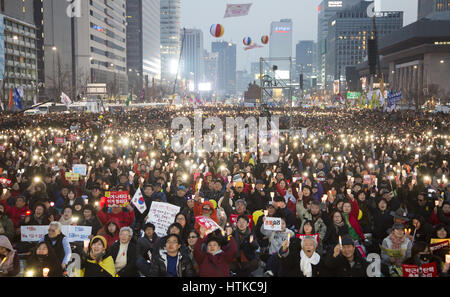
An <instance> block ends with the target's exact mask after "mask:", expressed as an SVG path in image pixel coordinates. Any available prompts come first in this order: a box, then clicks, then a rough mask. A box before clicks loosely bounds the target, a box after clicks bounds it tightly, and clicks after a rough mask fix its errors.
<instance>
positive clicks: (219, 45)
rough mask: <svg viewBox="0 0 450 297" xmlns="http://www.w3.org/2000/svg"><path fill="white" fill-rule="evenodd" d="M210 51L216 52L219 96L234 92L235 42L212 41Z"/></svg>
mask: <svg viewBox="0 0 450 297" xmlns="http://www.w3.org/2000/svg"><path fill="white" fill-rule="evenodd" d="M211 48H212V52H213V53H218V67H217V92H218V94H219V96H224V95H234V94H235V93H236V44H234V43H231V42H226V41H219V42H213V43H212V44H211Z"/></svg>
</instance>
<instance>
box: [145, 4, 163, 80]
mask: <svg viewBox="0 0 450 297" xmlns="http://www.w3.org/2000/svg"><path fill="white" fill-rule="evenodd" d="M141 1H142V42H143V46H142V48H143V54H142V57H143V59H144V60H143V68H144V76H145V77H147V76H148V80H149V81H152V79H155V80H160V79H161V29H160V27H161V22H160V18H161V10H160V1H159V0H141Z"/></svg>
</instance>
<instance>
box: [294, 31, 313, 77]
mask: <svg viewBox="0 0 450 297" xmlns="http://www.w3.org/2000/svg"><path fill="white" fill-rule="evenodd" d="M316 48H317V47H316V43H315V42H314V41H312V40H303V41H299V42H298V43H297V46H296V51H295V65H296V76H295V80H296V81H297V80H298V79H299V75H300V74H303V76H304V79H307V80H308V81H309V79H310V78H311V76H313V75H315V73H316Z"/></svg>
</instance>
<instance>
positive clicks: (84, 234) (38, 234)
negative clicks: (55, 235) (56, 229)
mask: <svg viewBox="0 0 450 297" xmlns="http://www.w3.org/2000/svg"><path fill="white" fill-rule="evenodd" d="M48 227H49V226H48V225H44V226H21V227H20V234H21V241H27V242H34V241H39V240H40V239H41V238H42V237H44V236H45V235H46V234H47V233H48ZM61 232H62V234H64V235H65V236H66V237H67V239H68V240H69V242H74V241H85V240H89V236H90V235H91V233H92V227H91V226H62V228H61Z"/></svg>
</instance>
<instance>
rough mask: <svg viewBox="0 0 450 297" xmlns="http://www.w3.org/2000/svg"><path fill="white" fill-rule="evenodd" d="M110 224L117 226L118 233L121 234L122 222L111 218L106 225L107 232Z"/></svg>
mask: <svg viewBox="0 0 450 297" xmlns="http://www.w3.org/2000/svg"><path fill="white" fill-rule="evenodd" d="M109 223H113V224H115V225H116V227H117V230H116V233H119V231H120V222H119V219H117V218H110V219H109V220H108V221H106V224H105V225H104V228H105V232H107V231H108V227H107V226H108V225H109Z"/></svg>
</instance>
